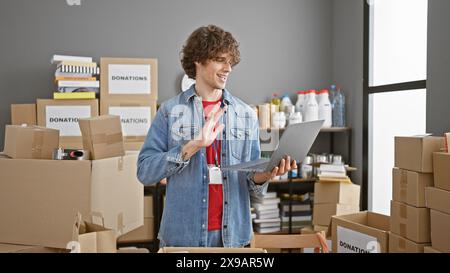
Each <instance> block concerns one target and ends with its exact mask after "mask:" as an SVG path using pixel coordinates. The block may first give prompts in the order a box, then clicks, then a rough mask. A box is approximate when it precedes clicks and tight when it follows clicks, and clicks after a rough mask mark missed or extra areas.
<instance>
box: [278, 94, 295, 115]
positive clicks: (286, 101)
mask: <svg viewBox="0 0 450 273" xmlns="http://www.w3.org/2000/svg"><path fill="white" fill-rule="evenodd" d="M280 105H281V108H280V112H285V113H287V112H286V111H288V110H286V107H288V106H292V101H291V99H290V98H289V95H288V94H284V95H283V97H282V98H281V104H280Z"/></svg>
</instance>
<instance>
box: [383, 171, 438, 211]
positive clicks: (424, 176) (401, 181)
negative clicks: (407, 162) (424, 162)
mask: <svg viewBox="0 0 450 273" xmlns="http://www.w3.org/2000/svg"><path fill="white" fill-rule="evenodd" d="M392 186H393V187H392V199H393V200H394V201H398V202H403V203H406V204H408V205H411V206H414V207H425V187H432V186H433V174H430V173H418V172H413V171H407V170H403V169H399V168H393V170H392Z"/></svg>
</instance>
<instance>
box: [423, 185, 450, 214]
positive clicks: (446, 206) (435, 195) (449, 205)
mask: <svg viewBox="0 0 450 273" xmlns="http://www.w3.org/2000/svg"><path fill="white" fill-rule="evenodd" d="M425 199H426V206H427V208H430V209H433V210H437V211H440V212H443V213H447V214H450V191H445V190H441V189H438V188H432V187H428V188H425Z"/></svg>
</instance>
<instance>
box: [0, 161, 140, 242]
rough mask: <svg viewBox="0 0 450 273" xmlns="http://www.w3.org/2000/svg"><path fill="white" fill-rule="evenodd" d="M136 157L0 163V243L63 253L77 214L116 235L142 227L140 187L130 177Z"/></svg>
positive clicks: (133, 175)
mask: <svg viewBox="0 0 450 273" xmlns="http://www.w3.org/2000/svg"><path fill="white" fill-rule="evenodd" d="M137 156H138V155H137V153H127V154H126V155H125V156H123V157H113V158H106V159H100V160H92V161H89V160H34V159H4V158H0V181H2V183H0V215H1V216H2V221H0V242H2V243H11V244H24V245H39V246H46V247H54V248H66V245H67V243H68V242H70V241H71V240H72V236H73V234H72V227H73V223H74V216H75V215H76V214H77V213H81V215H82V216H83V217H84V218H83V220H85V221H91V220H93V221H92V222H93V223H95V224H101V225H102V226H104V227H106V228H109V229H113V230H115V232H116V235H117V236H120V235H122V234H125V233H127V232H130V231H132V230H134V229H136V228H138V227H140V226H142V225H143V217H142V215H143V213H144V211H143V195H144V193H143V192H144V188H143V185H142V184H141V183H140V182H139V181H138V180H137V178H136V168H137V167H136V164H137ZM18 196H20V198H18Z"/></svg>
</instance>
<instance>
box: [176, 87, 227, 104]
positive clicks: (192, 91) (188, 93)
mask: <svg viewBox="0 0 450 273" xmlns="http://www.w3.org/2000/svg"><path fill="white" fill-rule="evenodd" d="M183 95H184V98H185V100H186V103H187V102H189V101H190V100H191V99H192V98H193V97H195V96H196V93H195V84H193V85H192V86H191V87H190V88H189V89H188V90H186V91H184V92H183ZM222 96H223V99H224V101H225V103H226V104H231V105H234V99H233V96H231V94H230V92H228V90H227V89H223V95H222Z"/></svg>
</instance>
